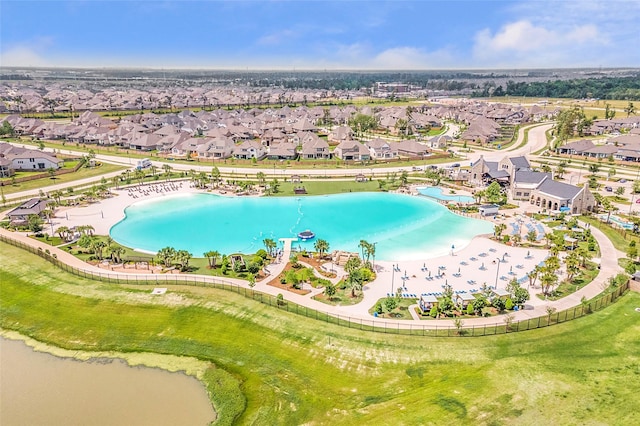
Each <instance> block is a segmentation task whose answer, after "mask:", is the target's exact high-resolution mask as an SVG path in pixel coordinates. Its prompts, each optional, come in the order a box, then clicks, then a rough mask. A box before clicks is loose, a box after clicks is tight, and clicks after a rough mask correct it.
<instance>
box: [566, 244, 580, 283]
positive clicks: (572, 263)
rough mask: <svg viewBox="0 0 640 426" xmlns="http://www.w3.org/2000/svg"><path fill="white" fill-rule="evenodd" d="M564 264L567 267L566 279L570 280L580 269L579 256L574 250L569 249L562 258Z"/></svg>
mask: <svg viewBox="0 0 640 426" xmlns="http://www.w3.org/2000/svg"><path fill="white" fill-rule="evenodd" d="M564 264H565V267H566V269H567V281H569V282H571V281H572V280H573V277H574V276H575V275H576V274H577V273H578V271H579V270H580V257H579V256H578V253H576V251H575V250H574V251H571V252H569V254H567V256H565V258H564Z"/></svg>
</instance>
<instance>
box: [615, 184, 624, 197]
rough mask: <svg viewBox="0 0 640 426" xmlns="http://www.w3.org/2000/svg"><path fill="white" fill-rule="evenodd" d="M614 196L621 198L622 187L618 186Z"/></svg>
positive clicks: (622, 193)
mask: <svg viewBox="0 0 640 426" xmlns="http://www.w3.org/2000/svg"><path fill="white" fill-rule="evenodd" d="M616 195H617V196H618V197H622V196H623V195H624V186H619V187H617V188H616Z"/></svg>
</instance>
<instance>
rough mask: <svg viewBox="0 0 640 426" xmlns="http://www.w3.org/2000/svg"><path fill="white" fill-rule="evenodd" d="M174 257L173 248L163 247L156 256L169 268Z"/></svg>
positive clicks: (174, 251) (174, 250)
mask: <svg viewBox="0 0 640 426" xmlns="http://www.w3.org/2000/svg"><path fill="white" fill-rule="evenodd" d="M175 255H176V249H174V248H173V247H164V248H162V249H160V250H159V251H158V253H157V254H156V256H157V257H158V259H159V260H160V262H162V264H163V265H164V266H165V267H169V266H170V265H171V262H172V261H173V259H174V257H175Z"/></svg>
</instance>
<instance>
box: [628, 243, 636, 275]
mask: <svg viewBox="0 0 640 426" xmlns="http://www.w3.org/2000/svg"><path fill="white" fill-rule="evenodd" d="M627 257H628V258H629V260H631V261H635V259H636V258H637V257H638V247H636V241H635V240H631V242H630V243H629V247H627ZM634 269H635V266H634Z"/></svg>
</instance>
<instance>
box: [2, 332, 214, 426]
mask: <svg viewBox="0 0 640 426" xmlns="http://www.w3.org/2000/svg"><path fill="white" fill-rule="evenodd" d="M214 419H215V412H214V410H213V407H212V406H211V402H210V401H209V398H208V396H207V393H206V390H205V389H204V386H203V385H202V383H200V382H199V381H198V380H197V379H195V378H193V377H189V376H186V375H184V374H181V373H170V372H167V371H164V370H160V369H156V368H146V367H130V366H128V365H127V364H126V363H125V362H124V361H122V360H112V359H107V358H100V359H94V360H91V361H85V362H81V361H77V360H74V359H70V358H59V357H56V356H53V355H50V354H46V353H42V352H36V351H34V350H33V349H32V348H30V347H29V346H27V345H26V344H25V343H24V342H22V341H18V340H8V339H4V338H0V425H3V426H11V425H49V426H55V425H65V426H69V425H89V424H90V425H138V426H143V425H206V424H209V423H210V422H211V421H213V420H214Z"/></svg>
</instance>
